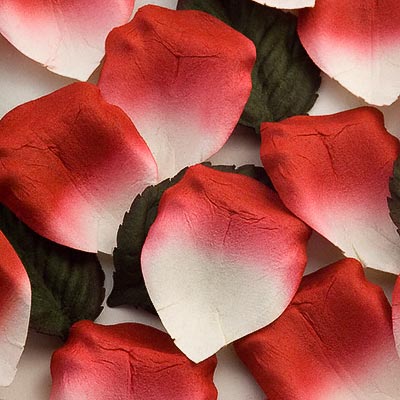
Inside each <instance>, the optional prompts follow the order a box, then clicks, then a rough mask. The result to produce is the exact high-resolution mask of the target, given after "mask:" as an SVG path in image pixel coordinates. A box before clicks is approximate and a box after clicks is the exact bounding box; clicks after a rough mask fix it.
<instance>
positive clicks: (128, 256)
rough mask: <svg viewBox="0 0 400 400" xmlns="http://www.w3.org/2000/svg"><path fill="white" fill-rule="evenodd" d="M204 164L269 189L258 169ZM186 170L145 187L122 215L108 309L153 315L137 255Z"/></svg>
mask: <svg viewBox="0 0 400 400" xmlns="http://www.w3.org/2000/svg"><path fill="white" fill-rule="evenodd" d="M204 165H207V166H209V167H212V168H214V169H217V170H219V171H223V172H235V173H238V174H242V175H246V176H249V177H251V178H254V179H257V180H258V181H260V182H262V183H264V184H266V185H268V186H272V185H271V182H270V180H269V178H268V176H267V175H266V173H265V171H264V169H263V168H261V167H255V166H254V165H243V166H241V167H238V168H236V167H235V166H228V165H217V166H211V164H209V163H204ZM186 169H187V168H185V169H183V170H182V171H181V172H179V174H178V175H176V176H175V177H174V178H173V179H166V180H165V181H163V182H161V183H159V184H158V185H156V186H149V187H148V188H147V189H146V190H145V191H144V192H143V193H142V194H141V195H139V196H137V197H136V199H135V200H134V202H133V204H132V206H131V208H130V210H129V212H127V213H126V214H125V217H124V221H123V223H122V225H121V226H120V228H119V230H118V236H117V248H116V249H115V250H114V267H115V273H114V287H113V290H112V292H111V294H110V296H109V298H108V299H107V304H108V305H109V306H110V307H116V306H120V305H122V304H129V305H133V306H134V307H139V308H142V309H144V310H147V311H149V312H151V313H153V314H156V311H155V309H154V307H153V304H152V302H151V300H150V297H149V295H148V293H147V290H146V286H145V283H144V279H143V275H142V269H141V265H140V255H141V252H142V247H143V244H144V242H145V240H146V237H147V233H148V232H149V229H150V226H151V225H152V223H153V222H154V220H155V219H156V216H157V210H158V205H159V202H160V199H161V196H162V195H163V193H164V192H165V191H166V190H167V189H168V188H170V187H171V186H173V185H175V184H176V183H178V182H179V181H180V180H181V179H182V178H183V176H184V174H185V172H186Z"/></svg>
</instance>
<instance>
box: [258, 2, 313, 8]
mask: <svg viewBox="0 0 400 400" xmlns="http://www.w3.org/2000/svg"><path fill="white" fill-rule="evenodd" d="M254 1H256V2H257V3H260V4H265V5H267V6H270V7H276V8H283V9H286V10H290V9H296V8H304V7H314V5H315V0H254Z"/></svg>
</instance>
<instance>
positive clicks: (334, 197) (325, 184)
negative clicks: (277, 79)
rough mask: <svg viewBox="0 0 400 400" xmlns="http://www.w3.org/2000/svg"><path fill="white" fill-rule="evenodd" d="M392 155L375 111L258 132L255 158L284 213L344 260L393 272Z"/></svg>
mask: <svg viewBox="0 0 400 400" xmlns="http://www.w3.org/2000/svg"><path fill="white" fill-rule="evenodd" d="M398 154H399V141H398V140H397V139H396V138H395V137H393V136H392V135H390V134H389V133H388V132H387V131H386V129H385V127H384V124H383V117H382V114H381V113H380V112H379V111H377V110H376V109H373V108H367V107H365V108H359V109H355V110H350V111H346V112H342V113H339V114H334V115H329V116H322V117H307V116H306V117H294V118H290V119H288V120H285V121H282V122H279V123H265V124H263V126H262V148H261V158H262V161H263V164H264V167H265V169H266V170H267V172H268V174H269V176H270V178H271V179H272V182H273V183H274V186H275V188H276V190H277V191H278V193H279V195H280V197H281V198H282V200H283V202H284V203H285V205H286V207H288V208H289V210H291V211H292V212H293V213H294V214H295V215H297V216H298V217H299V218H300V219H302V220H303V221H304V222H305V223H307V224H308V225H310V226H311V227H312V228H313V229H315V230H316V231H317V232H319V233H320V234H322V235H323V236H325V237H326V238H327V239H328V240H330V241H331V242H332V243H333V244H335V245H336V246H338V247H339V248H340V249H341V250H342V251H343V252H344V254H345V255H346V256H347V257H353V258H357V259H358V260H360V261H361V262H362V263H363V264H364V266H366V267H371V268H375V269H381V270H383V271H387V272H392V273H399V272H400V238H399V236H398V234H397V232H396V227H395V225H394V224H393V222H392V221H391V219H390V217H389V210H388V206H387V197H388V196H389V183H388V182H389V177H390V176H391V175H392V171H393V163H394V161H395V160H396V158H397V156H398Z"/></svg>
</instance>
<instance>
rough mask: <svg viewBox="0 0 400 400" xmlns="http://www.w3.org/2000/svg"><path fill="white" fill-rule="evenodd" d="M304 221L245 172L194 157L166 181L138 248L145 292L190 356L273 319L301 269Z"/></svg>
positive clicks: (305, 237) (202, 354) (211, 350)
mask: <svg viewBox="0 0 400 400" xmlns="http://www.w3.org/2000/svg"><path fill="white" fill-rule="evenodd" d="M309 235H310V230H309V229H308V228H307V227H306V225H305V224H303V223H302V222H301V221H300V220H298V219H297V218H296V217H294V216H293V215H292V214H290V213H289V212H288V211H287V209H286V208H285V207H284V206H283V204H282V203H281V201H280V200H279V198H278V196H277V195H276V194H275V193H274V192H272V190H270V189H268V188H267V187H266V186H264V185H263V184H261V183H260V182H258V181H256V180H254V179H251V178H248V177H246V176H242V175H238V174H233V173H226V172H220V171H215V170H213V169H210V168H207V167H204V166H202V165H197V166H194V167H191V168H189V170H188V171H187V172H186V174H185V176H184V177H183V179H182V180H181V181H180V182H179V183H178V184H176V185H175V186H173V187H172V188H170V189H169V190H167V191H166V192H165V193H164V195H163V197H162V199H161V202H160V205H159V208H158V214H157V218H156V220H155V222H154V223H153V225H152V226H151V228H150V231H149V234H148V236H147V239H146V242H145V244H144V246H143V249H142V270H143V275H144V278H145V282H146V287H147V289H148V292H149V294H150V297H151V300H152V302H153V304H154V306H155V308H156V310H157V312H158V314H159V316H160V318H161V320H162V322H163V324H164V326H165V328H166V329H167V331H168V333H169V334H170V335H171V336H172V337H173V338H175V339H176V341H175V343H176V345H177V346H178V347H179V348H180V349H181V350H182V351H183V352H184V353H185V354H186V355H187V356H188V357H189V358H190V359H192V360H193V361H195V362H199V361H201V360H204V359H205V358H207V357H209V356H210V355H212V354H214V353H215V352H216V351H218V350H219V349H220V348H221V347H223V346H225V345H226V344H228V343H231V342H233V341H234V340H236V339H238V338H240V337H242V336H244V335H247V334H249V333H250V332H254V331H255V330H257V329H260V328H261V327H263V326H265V325H267V324H269V323H271V322H272V321H273V320H275V319H276V318H277V317H278V316H279V315H280V314H281V313H282V312H283V310H284V309H285V308H286V307H287V305H288V304H289V303H290V300H291V299H292V297H293V296H294V294H295V292H296V290H297V288H298V285H299V284H300V280H301V277H302V274H303V272H304V268H305V264H306V261H307V257H306V244H307V241H308V238H309Z"/></svg>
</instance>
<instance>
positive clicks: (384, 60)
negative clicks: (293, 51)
mask: <svg viewBox="0 0 400 400" xmlns="http://www.w3.org/2000/svg"><path fill="white" fill-rule="evenodd" d="M298 32H299V35H300V39H301V41H302V43H303V45H304V47H305V49H306V50H307V52H308V54H309V55H310V57H311V58H312V59H313V61H314V62H315V63H316V64H317V65H318V66H319V67H320V68H321V69H322V70H323V71H324V72H326V73H327V74H328V75H329V76H330V77H332V78H335V79H336V80H338V81H339V82H340V83H341V84H342V85H343V86H344V87H346V88H347V89H348V90H350V91H351V92H352V93H354V94H355V95H356V96H360V97H362V98H363V99H365V100H366V101H367V102H369V103H372V104H376V105H383V104H391V103H393V102H394V101H395V100H396V99H397V97H398V96H399V94H400V40H399V39H398V38H399V35H400V3H399V2H398V1H397V0H386V1H374V0H352V1H349V0H318V1H316V4H315V7H314V8H310V9H306V10H303V11H301V13H300V15H299V26H298Z"/></svg>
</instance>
